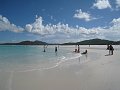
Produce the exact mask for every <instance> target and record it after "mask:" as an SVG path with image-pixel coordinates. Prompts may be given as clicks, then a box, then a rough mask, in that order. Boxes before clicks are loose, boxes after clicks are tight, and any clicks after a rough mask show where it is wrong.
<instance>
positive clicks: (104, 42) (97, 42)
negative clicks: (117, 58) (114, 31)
mask: <svg viewBox="0 0 120 90" xmlns="http://www.w3.org/2000/svg"><path fill="white" fill-rule="evenodd" d="M78 44H79V45H107V44H112V45H120V41H110V40H104V39H90V40H84V41H80V42H74V43H72V42H69V43H63V44H59V45H78ZM0 45H56V44H50V43H46V42H42V41H38V40H36V41H21V42H18V43H1V44H0Z"/></svg>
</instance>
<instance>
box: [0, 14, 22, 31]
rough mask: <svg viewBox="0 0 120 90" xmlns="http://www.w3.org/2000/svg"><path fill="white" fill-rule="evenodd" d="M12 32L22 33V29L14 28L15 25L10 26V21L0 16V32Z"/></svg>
mask: <svg viewBox="0 0 120 90" xmlns="http://www.w3.org/2000/svg"><path fill="white" fill-rule="evenodd" d="M6 30H8V31H12V32H22V31H23V28H21V27H19V26H16V25H15V24H11V23H10V21H9V20H8V19H7V18H6V17H3V16H2V15H0V31H6Z"/></svg>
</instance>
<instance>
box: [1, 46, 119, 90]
mask: <svg viewBox="0 0 120 90" xmlns="http://www.w3.org/2000/svg"><path fill="white" fill-rule="evenodd" d="M86 48H87V50H88V54H87V55H83V56H82V57H80V58H76V59H71V60H66V61H64V62H61V63H60V64H59V65H58V66H56V67H55V68H50V69H45V70H40V69H38V70H37V69H36V70H31V71H26V72H17V71H9V72H5V71H0V90H120V85H119V84H120V78H119V77H120V70H119V68H120V56H119V55H120V50H118V49H117V50H116V49H115V51H114V55H110V56H109V55H108V56H105V55H106V54H108V51H107V50H105V48H104V47H102V46H101V48H99V49H98V48H96V47H95V46H91V47H87V46H85V47H84V46H83V47H81V52H83V51H84V50H85V49H86ZM68 49H69V48H68Z"/></svg>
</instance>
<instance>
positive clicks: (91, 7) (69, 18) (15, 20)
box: [0, 0, 120, 43]
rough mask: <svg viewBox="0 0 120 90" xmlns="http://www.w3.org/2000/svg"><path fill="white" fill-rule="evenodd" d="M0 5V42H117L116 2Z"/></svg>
mask: <svg viewBox="0 0 120 90" xmlns="http://www.w3.org/2000/svg"><path fill="white" fill-rule="evenodd" d="M0 2H1V3H0V42H18V41H22V40H44V41H47V42H56V43H57V42H61V43H62V42H74V41H81V40H86V39H92V38H101V39H109V40H120V0H87V1H86V0H0Z"/></svg>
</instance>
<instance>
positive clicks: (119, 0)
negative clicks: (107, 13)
mask: <svg viewBox="0 0 120 90" xmlns="http://www.w3.org/2000/svg"><path fill="white" fill-rule="evenodd" d="M116 4H117V6H116V7H117V8H119V7H120V0H116Z"/></svg>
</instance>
